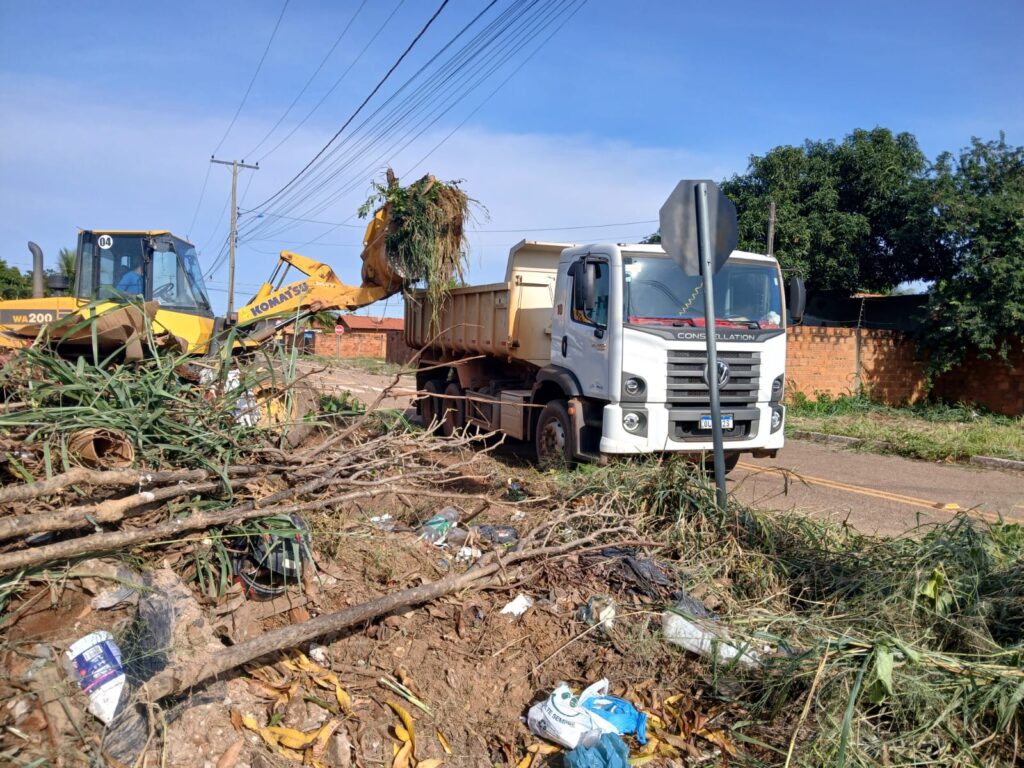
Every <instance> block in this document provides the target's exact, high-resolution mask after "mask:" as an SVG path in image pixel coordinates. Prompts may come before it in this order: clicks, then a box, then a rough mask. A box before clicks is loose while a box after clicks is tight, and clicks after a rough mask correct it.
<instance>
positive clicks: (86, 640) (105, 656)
mask: <svg viewBox="0 0 1024 768" xmlns="http://www.w3.org/2000/svg"><path fill="white" fill-rule="evenodd" d="M67 655H68V658H69V659H71V663H72V664H74V668H75V673H76V674H77V675H78V684H79V686H81V688H82V691H83V692H84V693H85V694H86V695H87V696H88V697H89V706H88V708H89V711H90V712H92V713H93V714H94V715H95V716H96V717H98V718H99V719H100V720H102V721H103V723H104V724H108V723H110V721H111V720H113V718H114V713H115V712H116V711H117V704H118V702H119V701H120V700H121V691H122V690H123V689H124V684H125V676H124V665H123V663H122V658H121V649H120V647H118V645H117V643H115V642H114V636H113V635H112V634H110V633H109V632H106V631H104V630H100V631H98V632H91V633H89V634H88V635H86V636H85V637H83V638H80V639H79V640H76V641H75V642H74V643H72V644H71V647H70V648H68V651H67Z"/></svg>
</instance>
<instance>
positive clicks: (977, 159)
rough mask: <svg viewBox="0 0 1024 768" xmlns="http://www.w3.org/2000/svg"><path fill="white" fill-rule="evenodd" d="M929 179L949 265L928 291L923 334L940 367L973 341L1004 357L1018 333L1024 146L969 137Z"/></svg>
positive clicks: (1023, 331) (1023, 264) (1021, 320)
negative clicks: (949, 256)
mask: <svg viewBox="0 0 1024 768" xmlns="http://www.w3.org/2000/svg"><path fill="white" fill-rule="evenodd" d="M936 183H937V186H938V188H939V190H940V191H941V193H940V195H939V198H940V200H941V201H942V202H941V206H942V207H941V209H940V217H941V220H942V225H943V229H944V242H945V243H947V244H948V246H949V247H950V249H951V251H952V258H953V262H954V263H955V265H956V269H955V271H953V273H952V274H951V275H949V277H948V278H946V279H943V280H940V281H939V283H938V284H937V285H936V286H935V289H934V290H933V291H932V293H931V303H930V310H931V314H932V322H931V323H930V324H929V325H928V327H927V329H926V335H925V339H924V346H925V348H926V349H927V350H928V352H929V360H930V368H931V370H932V371H935V372H941V371H946V370H949V369H950V368H952V367H954V366H955V365H956V364H957V363H959V362H962V361H963V356H964V354H965V351H966V350H968V349H972V348H977V349H978V350H979V352H981V353H982V355H991V354H995V355H999V356H1001V357H1003V358H1004V359H1005V357H1006V355H1007V353H1008V352H1009V349H1010V344H1011V343H1012V339H1013V337H1017V338H1018V339H1019V338H1021V337H1024V147H1011V146H1008V145H1007V144H1006V141H1005V139H1004V138H1003V137H1002V136H1000V138H999V141H991V142H987V143H983V142H981V141H979V140H978V139H974V141H973V142H972V144H971V146H970V147H969V148H967V149H965V150H963V151H962V152H961V153H960V156H959V157H957V158H954V157H953V156H952V155H951V154H948V153H947V154H945V155H943V156H942V157H940V158H939V160H938V163H937V181H936Z"/></svg>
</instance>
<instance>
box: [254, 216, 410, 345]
mask: <svg viewBox="0 0 1024 768" xmlns="http://www.w3.org/2000/svg"><path fill="white" fill-rule="evenodd" d="M388 217H389V207H388V206H385V207H384V208H382V209H380V210H379V211H377V212H376V214H375V215H374V217H373V219H371V220H370V223H369V224H368V225H367V227H366V234H365V235H364V237H363V252H362V255H361V258H362V261H363V269H362V284H361V285H358V286H353V285H346V284H345V283H343V282H341V280H339V279H338V276H337V275H335V274H334V270H333V269H331V267H330V266H329V265H327V264H324V263H322V262H319V261H316V260H314V259H311V258H309V257H307V256H303V255H302V254H299V253H294V252H292V251H281V255H280V258H279V261H278V264H277V268H276V269H275V270H274V273H273V274H272V275H271V277H270V279H269V280H268V281H267V282H265V283H264V284H263V285H262V286H261V287H260V289H259V291H257V292H256V295H255V296H254V297H253V298H252V300H251V301H249V303H248V304H246V305H245V306H243V307H241V308H240V309H239V310H238V319H237V325H238V326H240V327H243V328H244V327H248V326H252V325H254V324H256V323H259V322H261V321H264V320H273V321H274V322H273V323H272V324H271V325H272V326H273V330H274V331H276V330H278V329H280V328H281V327H282V326H283V325H287V324H288V323H289V322H292V321H294V320H295V319H298V318H299V317H300V316H301V317H305V316H308V315H312V314H316V313H317V312H322V311H325V310H335V309H347V310H350V311H351V310H355V309H359V308H360V307H365V306H367V305H369V304H372V303H374V302H375V301H380V300H381V299H385V298H387V297H388V296H393V295H394V294H396V293H398V292H399V291H401V290H402V287H403V285H404V281H403V279H402V276H401V275H400V274H398V273H397V271H396V270H395V269H394V268H393V267H392V265H391V264H390V262H389V261H388V259H387V255H386V253H385V248H384V235H385V233H386V232H387V225H388ZM293 268H294V269H295V270H297V271H298V272H301V273H302V274H303V275H305V278H304V279H302V280H296V281H294V282H292V283H288V284H284V279H285V277H286V276H287V274H288V272H289V271H290V270H291V269H293ZM252 338H253V336H252V335H250V339H252Z"/></svg>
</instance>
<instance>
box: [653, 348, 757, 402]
mask: <svg viewBox="0 0 1024 768" xmlns="http://www.w3.org/2000/svg"><path fill="white" fill-rule="evenodd" d="M718 360H719V362H722V363H726V364H727V365H728V366H729V381H728V382H727V383H726V385H725V386H724V387H720V388H719V399H720V401H721V403H722V407H723V408H724V407H725V406H727V405H728V406H740V405H753V404H754V403H756V402H757V388H758V379H759V378H760V375H761V353H760V352H721V351H720V352H719V353H718ZM707 364H708V358H707V352H705V351H703V350H681V349H674V350H669V352H668V386H667V387H666V402H667V403H668V405H669V406H670V407H671V406H683V405H685V406H708V407H710V405H711V396H710V395H709V394H708V385H707V383H706V382H705V381H704V369H705V367H706V366H707Z"/></svg>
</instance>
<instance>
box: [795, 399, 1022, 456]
mask: <svg viewBox="0 0 1024 768" xmlns="http://www.w3.org/2000/svg"><path fill="white" fill-rule="evenodd" d="M786 427H787V431H794V430H795V431H807V432H822V433H824V434H827V435H845V436H847V437H857V438H861V439H863V440H866V441H868V442H866V443H865V444H864V446H863V447H864V448H865V449H867V450H871V451H876V452H881V453H896V454H899V455H901V456H909V457H911V458H916V459H926V460H928V461H946V460H953V461H957V460H963V459H967V458H969V457H971V456H995V457H998V458H1003V459H1017V460H1019V461H1024V418H1016V419H1015V418H1011V417H1009V416H999V415H997V414H993V413H987V412H985V411H983V410H980V409H977V408H973V407H970V406H966V405H955V406H951V405H940V404H920V405H914V406H904V407H899V408H896V407H891V406H886V405H880V404H878V403H874V402H872V401H870V400H868V399H867V398H866V397H854V396H850V395H842V396H840V397H831V396H830V395H828V394H825V393H819V394H818V396H817V398H816V399H813V400H812V399H810V398H808V397H806V396H805V395H802V394H799V393H798V394H797V395H795V396H794V397H793V398H792V399H791V402H790V403H789V409H788V411H787V413H786Z"/></svg>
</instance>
